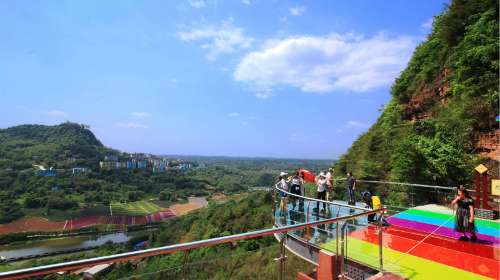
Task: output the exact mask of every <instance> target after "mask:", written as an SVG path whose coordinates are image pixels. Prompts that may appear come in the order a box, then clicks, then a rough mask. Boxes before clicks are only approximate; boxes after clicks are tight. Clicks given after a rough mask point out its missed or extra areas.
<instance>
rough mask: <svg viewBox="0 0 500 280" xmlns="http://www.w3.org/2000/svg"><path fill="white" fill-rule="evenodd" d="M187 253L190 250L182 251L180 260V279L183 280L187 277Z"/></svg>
mask: <svg viewBox="0 0 500 280" xmlns="http://www.w3.org/2000/svg"><path fill="white" fill-rule="evenodd" d="M189 251H190V250H186V251H184V257H183V258H182V279H183V280H186V279H187V277H186V275H187V273H186V272H187V263H188V259H189Z"/></svg>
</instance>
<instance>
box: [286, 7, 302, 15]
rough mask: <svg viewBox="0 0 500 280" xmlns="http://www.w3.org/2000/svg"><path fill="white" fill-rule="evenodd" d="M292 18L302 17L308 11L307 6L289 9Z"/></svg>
mask: <svg viewBox="0 0 500 280" xmlns="http://www.w3.org/2000/svg"><path fill="white" fill-rule="evenodd" d="M288 11H289V12H290V14H291V15H292V16H300V15H301V14H303V13H305V12H306V11H307V7H306V6H295V7H291V8H289V9H288Z"/></svg>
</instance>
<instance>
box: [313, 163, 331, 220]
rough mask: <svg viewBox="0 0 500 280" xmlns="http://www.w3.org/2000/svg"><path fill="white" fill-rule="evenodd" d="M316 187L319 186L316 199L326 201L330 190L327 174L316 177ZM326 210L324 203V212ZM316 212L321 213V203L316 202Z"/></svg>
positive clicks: (322, 173)
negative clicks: (328, 189) (327, 192)
mask: <svg viewBox="0 0 500 280" xmlns="http://www.w3.org/2000/svg"><path fill="white" fill-rule="evenodd" d="M316 186H317V189H316V190H317V193H316V198H317V199H321V200H325V199H326V190H327V188H328V179H327V178H326V174H325V172H321V173H319V175H318V176H317V177H316ZM325 209H326V203H325V202H323V211H325ZM314 211H319V201H317V202H316V208H315V209H314Z"/></svg>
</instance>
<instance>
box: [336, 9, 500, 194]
mask: <svg viewBox="0 0 500 280" xmlns="http://www.w3.org/2000/svg"><path fill="white" fill-rule="evenodd" d="M498 24H499V23H498V1H493V0H475V1H468V0H454V1H452V3H451V4H450V5H449V6H448V7H447V8H446V10H445V12H444V13H443V14H441V15H439V16H437V17H435V18H434V23H433V31H432V33H431V34H430V35H429V36H428V38H427V40H426V41H425V42H423V43H422V44H420V45H419V46H418V47H417V48H416V50H415V52H414V53H413V57H412V58H411V60H410V62H409V63H408V66H407V68H406V69H405V70H404V71H403V72H402V73H401V75H400V76H399V78H397V79H396V81H395V83H394V84H393V85H392V88H391V93H392V100H391V101H390V102H389V103H388V104H387V105H386V106H385V108H384V110H383V112H382V114H381V116H380V117H379V119H378V120H377V122H376V123H375V124H374V125H373V126H372V127H371V128H370V129H369V130H368V132H366V133H364V134H363V135H361V136H360V137H359V138H358V139H357V140H356V141H355V142H354V143H353V145H352V146H351V148H350V149H349V150H348V152H347V153H346V154H345V155H343V156H342V157H341V158H340V160H339V161H338V162H337V163H336V164H335V167H336V172H338V173H345V172H346V171H354V173H355V175H357V177H358V178H377V179H384V178H385V179H394V180H400V181H409V182H420V183H434V184H444V185H456V184H458V183H467V182H471V176H472V174H473V173H472V170H473V167H474V166H475V165H476V164H478V163H479V162H483V163H486V164H487V165H488V166H490V170H491V171H492V172H494V173H496V172H498V160H499V156H500V153H499V152H500V149H499V147H498V138H499V137H500V132H499V130H498V123H497V122H496V120H495V117H496V116H497V115H498V114H499V112H498V111H499V108H498V100H499V90H498V86H499V83H498V81H499V76H498V73H499V72H498V71H499V60H498V57H499V49H498V46H499V43H498V42H499V36H498V34H499V28H498V26H499V25H498Z"/></svg>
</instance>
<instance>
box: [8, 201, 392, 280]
mask: <svg viewBox="0 0 500 280" xmlns="http://www.w3.org/2000/svg"><path fill="white" fill-rule="evenodd" d="M363 210H365V211H366V212H361V213H356V214H352V215H348V216H342V217H335V218H330V219H324V220H319V221H313V222H307V223H301V224H295V225H289V226H284V227H278V228H270V229H263V230H257V231H252V232H246V233H241V234H235V235H230V236H223V237H216V238H211V239H205V240H198V241H192V242H187V243H181V244H175V245H167V246H162V247H157V248H151V249H145V250H139V251H133V252H127V253H121V254H115V255H109V256H103V257H95V258H90V259H84V260H77V261H70V262H63V263H57V264H51V265H45V266H38V267H32V268H26V269H20V270H14V271H8V272H2V273H0V279H2V280H3V279H21V278H27V277H33V276H40V275H46V274H50V273H55V272H59V271H69V270H76V269H79V268H83V267H88V266H94V265H98V264H107V263H115V262H124V261H130V260H136V259H142V258H146V257H153V256H159V255H165V254H170V253H174V252H178V251H186V250H193V249H197V248H201V247H208V246H213V245H217V244H224V243H230V242H235V241H239V240H244V239H249V238H256V237H261V236H267V235H271V234H276V233H286V232H289V231H294V230H299V229H303V228H306V227H311V226H318V225H324V224H330V223H335V222H339V221H344V220H349V219H354V218H358V217H363V216H367V215H370V214H376V213H379V212H383V211H385V208H380V209H376V210H367V209H363Z"/></svg>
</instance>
